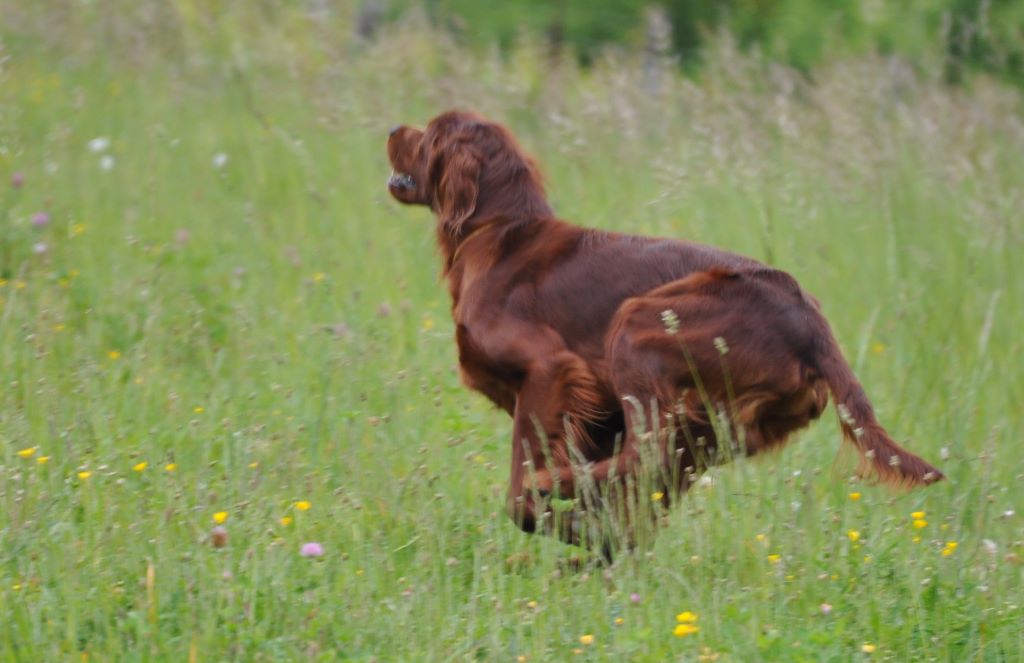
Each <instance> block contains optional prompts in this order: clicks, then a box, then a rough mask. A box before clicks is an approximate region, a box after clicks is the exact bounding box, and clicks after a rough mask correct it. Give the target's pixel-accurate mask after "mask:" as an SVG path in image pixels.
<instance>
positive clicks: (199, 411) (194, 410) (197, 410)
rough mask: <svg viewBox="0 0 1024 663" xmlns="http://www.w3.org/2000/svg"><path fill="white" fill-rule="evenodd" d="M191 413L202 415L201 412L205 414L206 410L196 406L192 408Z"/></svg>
mask: <svg viewBox="0 0 1024 663" xmlns="http://www.w3.org/2000/svg"><path fill="white" fill-rule="evenodd" d="M192 411H193V412H195V413H196V414H202V413H203V412H206V408H204V407H203V406H202V405H197V406H195V407H194V408H192Z"/></svg>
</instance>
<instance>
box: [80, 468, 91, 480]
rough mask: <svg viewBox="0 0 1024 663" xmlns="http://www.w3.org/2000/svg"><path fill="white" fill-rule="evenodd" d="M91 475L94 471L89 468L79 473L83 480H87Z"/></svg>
mask: <svg viewBox="0 0 1024 663" xmlns="http://www.w3.org/2000/svg"><path fill="white" fill-rule="evenodd" d="M91 476H92V472H90V471H89V470H82V471H81V472H79V473H78V478H79V479H81V480H82V481H85V480H86V479H88V478H89V477H91Z"/></svg>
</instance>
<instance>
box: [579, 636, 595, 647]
mask: <svg viewBox="0 0 1024 663" xmlns="http://www.w3.org/2000/svg"><path fill="white" fill-rule="evenodd" d="M580 644H581V645H592V644H594V636H592V635H591V634H589V633H587V634H585V635H581V636H580Z"/></svg>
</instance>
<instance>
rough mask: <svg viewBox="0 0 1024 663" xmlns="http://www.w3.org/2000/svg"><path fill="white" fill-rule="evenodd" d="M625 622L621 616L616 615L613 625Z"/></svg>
mask: <svg viewBox="0 0 1024 663" xmlns="http://www.w3.org/2000/svg"><path fill="white" fill-rule="evenodd" d="M625 623H626V620H625V619H623V618H622V617H616V618H615V625H616V626H622V625H623V624H625Z"/></svg>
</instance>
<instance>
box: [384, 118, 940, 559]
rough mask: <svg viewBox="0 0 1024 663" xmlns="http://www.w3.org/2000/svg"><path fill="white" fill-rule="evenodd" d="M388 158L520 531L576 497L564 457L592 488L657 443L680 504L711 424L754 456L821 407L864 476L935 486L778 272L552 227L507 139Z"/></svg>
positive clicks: (532, 173) (554, 222)
mask: <svg viewBox="0 0 1024 663" xmlns="http://www.w3.org/2000/svg"><path fill="white" fill-rule="evenodd" d="M387 151H388V157H389V159H390V161H391V164H392V166H393V168H394V171H395V172H394V174H392V176H391V178H390V179H389V180H388V189H389V190H390V192H391V195H392V196H394V197H395V198H396V199H397V200H399V201H400V202H403V203H407V204H415V205H426V206H429V207H430V208H431V209H432V210H433V211H434V213H435V214H436V215H437V219H438V223H437V241H438V244H439V246H440V249H441V255H442V258H443V260H444V276H445V278H446V280H447V282H448V290H449V292H450V294H451V297H452V316H453V318H454V320H455V337H456V342H457V343H458V351H459V364H460V367H461V370H462V377H463V379H464V381H465V383H466V384H467V385H468V386H469V387H471V388H472V389H476V390H477V391H480V392H482V393H483V394H484V395H485V396H487V397H488V398H489V399H491V400H492V401H493V402H494V403H495V404H497V405H498V407H500V408H502V409H503V410H505V411H506V412H508V413H509V415H511V417H512V419H513V444H512V468H511V481H510V485H509V493H508V510H509V513H510V515H511V516H512V517H513V519H515V521H516V522H517V523H518V524H519V525H520V527H522V528H523V529H524V530H526V531H534V530H535V529H536V528H537V527H538V523H539V522H540V520H541V519H542V517H543V516H544V514H545V512H546V510H547V509H548V508H549V507H548V502H547V496H548V495H550V494H551V493H556V494H561V495H562V496H573V495H575V491H576V485H575V476H577V475H578V468H577V471H576V472H574V469H573V466H572V465H573V464H572V463H571V462H570V460H571V456H572V454H573V452H572V451H571V450H570V448H569V447H570V445H571V446H573V447H574V448H575V449H576V454H577V455H578V456H581V457H582V458H584V459H585V460H586V473H587V474H588V475H589V476H591V477H592V478H593V480H594V481H595V482H596V483H597V484H598V485H600V484H602V483H605V482H608V481H609V478H613V479H614V478H620V479H621V478H627V479H628V478H629V477H630V476H631V475H632V474H633V473H635V472H636V471H637V469H638V467H639V466H640V460H641V453H640V451H641V448H642V442H643V441H644V440H645V439H646V440H650V439H652V436H651V435H645V431H660V432H667V433H669V434H657V435H654V436H653V438H654V440H655V441H654V442H653V443H654V444H655V445H658V446H656V449H658V453H659V454H660V455H659V456H658V457H659V458H660V463H661V464H662V465H663V467H664V468H665V470H666V471H665V472H663V473H662V475H661V476H662V477H663V478H662V482H663V485H664V489H665V492H666V493H669V492H671V491H670V490H669V488H673V489H675V490H677V491H681V490H685V489H686V487H687V486H688V485H689V484H690V483H691V482H692V481H693V478H694V477H695V476H696V474H697V473H699V472H700V471H701V470H702V469H704V468H705V467H706V466H707V465H708V464H710V463H712V462H715V460H716V458H719V457H723V456H724V454H723V453H722V452H723V451H725V450H724V449H720V448H719V446H718V445H719V442H720V441H721V438H722V437H723V435H722V432H723V431H722V426H721V425H718V424H717V422H718V420H719V419H718V418H719V417H720V414H721V413H723V412H724V413H725V414H726V415H727V419H728V421H729V423H728V428H729V430H730V431H731V434H730V438H735V440H738V441H739V443H740V445H741V447H742V449H743V451H744V452H745V453H746V454H748V455H753V454H757V453H760V452H761V451H764V450H765V449H769V448H773V447H778V446H780V445H781V444H783V443H784V442H785V441H786V439H787V437H788V436H789V435H790V433H792V432H793V431H795V430H797V429H800V428H803V427H804V426H806V425H807V424H808V423H809V422H810V421H811V420H812V419H816V418H818V416H819V415H820V414H821V412H822V410H823V409H824V408H825V406H826V404H827V402H828V393H829V392H831V393H832V395H833V397H834V398H835V400H836V402H837V404H838V409H839V412H840V419H841V425H842V429H843V433H844V434H845V437H846V439H847V440H849V441H850V442H852V443H853V445H854V446H856V448H857V449H858V450H859V451H860V452H861V456H862V459H863V462H862V469H864V470H866V471H868V472H871V473H873V474H874V475H875V476H877V477H878V478H879V479H881V480H883V481H885V482H888V483H891V484H899V485H920V484H927V483H931V482H934V481H938V480H939V479H942V478H943V477H942V474H941V473H940V472H939V471H938V470H937V469H935V468H934V467H932V466H931V465H929V464H928V463H927V462H925V461H924V460H922V459H921V458H919V457H917V456H915V455H914V454H912V453H910V452H908V451H906V450H904V449H902V448H901V447H900V446H899V445H898V444H896V442H894V441H893V440H892V438H890V437H889V435H888V434H887V433H886V432H885V430H884V429H883V428H882V426H881V425H880V424H879V423H878V422H877V421H876V420H875V416H874V412H873V411H872V408H871V404H870V403H869V401H868V399H867V396H866V395H865V394H864V390H863V389H862V388H861V385H860V384H859V383H858V382H857V379H856V378H855V377H854V375H853V373H852V372H851V371H850V367H849V366H848V365H847V363H846V361H845V360H844V359H843V356H842V353H841V352H840V349H839V346H838V344H837V343H836V340H835V338H834V337H833V336H832V332H831V330H830V329H829V325H828V323H827V322H826V321H825V318H824V317H823V316H822V314H821V312H820V309H819V307H818V304H817V302H816V301H815V300H814V298H813V297H811V296H810V295H808V294H807V293H806V292H804V291H803V290H802V289H801V288H800V286H799V285H798V284H797V282H796V281H795V280H794V279H793V278H792V277H791V276H789V275H788V274H786V273H785V272H781V271H779V270H776V269H773V268H771V267H768V266H766V265H764V264H762V263H759V262H757V261H755V260H752V259H750V258H745V257H742V256H738V255H734V254H732V253H727V252H725V251H721V250H718V249H715V248H712V247H708V246H703V245H700V244H694V243H690V242H684V241H679V240H673V239H654V238H647V237H637V236H632V235H622V234H617V233H612V232H604V231H600V230H593V229H588V228H580V227H577V226H573V225H569V224H567V223H564V222H562V221H560V220H558V219H557V218H555V215H554V213H553V212H552V211H551V208H550V207H549V206H548V202H547V200H546V198H545V194H544V189H543V186H542V185H541V182H540V178H539V176H538V173H537V169H536V167H535V166H534V164H533V162H532V161H531V160H530V158H529V157H527V156H526V155H525V154H524V153H523V151H522V150H521V149H520V148H519V146H518V145H517V144H516V141H515V139H514V138H513V137H512V135H511V134H510V133H509V132H508V131H507V130H506V129H505V128H503V127H502V126H500V125H498V124H495V123H493V122H489V121H487V120H485V119H483V118H481V117H479V116H478V115H475V114H472V113H465V112H448V113H444V114H443V115H440V116H439V117H437V118H435V119H434V120H433V121H431V122H430V124H429V125H428V126H427V128H426V130H424V131H419V130H417V129H413V128H410V127H406V126H400V127H396V128H395V129H393V130H392V131H391V135H390V137H389V139H388V144H387ZM713 423H715V424H716V425H713ZM673 439H675V440H680V441H681V442H683V444H680V445H679V447H678V448H676V449H673V448H670V447H671V443H670V441H671V440H673ZM667 476H672V477H675V479H674V480H673V481H672V483H674V485H673V486H668V485H665V484H666V483H667V481H666V479H664V477H667ZM563 536H564V538H565V539H566V540H568V541H574V542H578V541H579V537H578V536H577V534H576V533H574V531H573V530H572V528H570V529H569V531H567V532H566V533H564V534H563Z"/></svg>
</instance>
